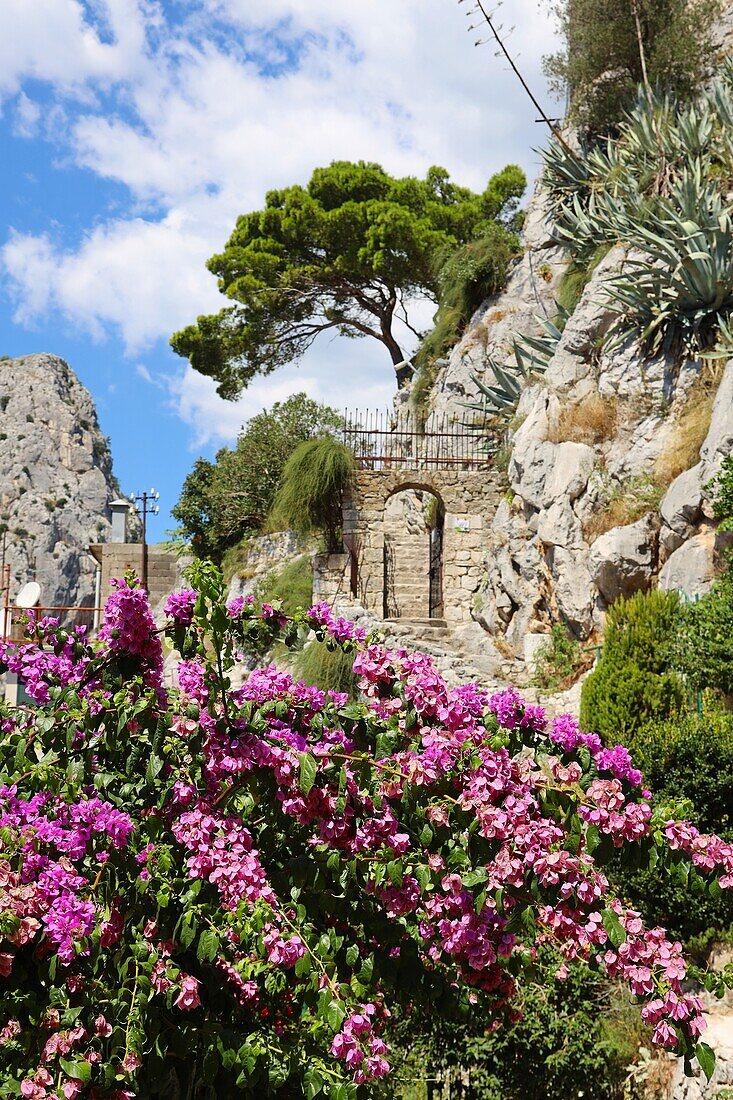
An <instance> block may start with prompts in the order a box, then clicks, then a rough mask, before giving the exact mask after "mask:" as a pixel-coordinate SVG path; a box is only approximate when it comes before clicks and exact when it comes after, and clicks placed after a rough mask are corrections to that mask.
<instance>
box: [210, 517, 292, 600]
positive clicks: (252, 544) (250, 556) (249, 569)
mask: <svg viewBox="0 0 733 1100" xmlns="http://www.w3.org/2000/svg"><path fill="white" fill-rule="evenodd" d="M306 551H307V546H306V543H305V542H304V540H303V539H302V538H301V536H300V535H298V534H296V532H295V531H275V532H273V534H271V535H257V536H255V537H254V538H251V539H249V540H248V542H247V545H246V548H245V551H244V555H243V557H242V560H241V561H240V562H239V564H238V568H237V572H236V573H235V574H234V576H233V577H232V579H231V580H230V582H229V590H228V592H227V599H228V600H233V599H235V598H236V597H237V596H251V595H253V594H254V593H255V592H256V591H257V588H258V587H259V586H260V585H261V584H262V582H263V581H264V580H265V579H266V578H267V576H268V575H269V574H270V573H274V572H279V571H280V570H282V569H283V568H284V566H286V565H288V564H289V563H290V562H292V561H295V559H296V558H299V557H301V555H302V554H304V553H306Z"/></svg>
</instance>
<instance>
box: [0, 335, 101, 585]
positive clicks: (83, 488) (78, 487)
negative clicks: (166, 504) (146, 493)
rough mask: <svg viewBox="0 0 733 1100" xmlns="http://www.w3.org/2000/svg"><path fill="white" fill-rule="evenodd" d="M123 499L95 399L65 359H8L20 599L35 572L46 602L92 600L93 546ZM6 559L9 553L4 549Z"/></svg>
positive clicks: (11, 496) (4, 378)
mask: <svg viewBox="0 0 733 1100" xmlns="http://www.w3.org/2000/svg"><path fill="white" fill-rule="evenodd" d="M117 495H119V486H118V485H117V482H116V480H115V478H114V475H113V472H112V458H111V455H110V451H109V445H108V442H107V440H106V439H105V437H104V436H103V435H102V433H101V431H100V429H99V424H98V421H97V413H96V409H95V407H94V402H93V400H92V398H91V395H90V394H89V393H88V391H87V390H86V389H85V388H84V387H83V386H82V385H81V383H80V382H79V379H78V378H77V377H76V375H75V374H74V372H73V371H72V370H71V368H70V367H69V365H68V364H67V363H65V362H64V360H63V359H60V358H59V357H58V356H56V355H47V354H40V355H27V356H25V357H23V358H20V359H3V360H0V524H2V528H3V529H5V531H4V534H0V548H2V547H3V546H4V551H2V552H4V560H5V561H6V562H9V563H10V566H11V598H14V597H15V595H16V594H17V592H18V589H19V586H20V585H22V584H23V583H24V582H25V581H26V580H28V579H30V578H31V577H32V576H35V578H36V579H37V580H38V583H39V584H40V586H41V600H42V603H43V604H44V605H78V604H85V603H86V604H90V603H92V602H93V600H94V578H95V563H94V562H93V560H92V559H91V557H90V555H89V554H88V552H87V547H88V546H89V544H90V543H97V542H105V541H107V539H108V538H109V535H110V531H111V527H110V522H109V510H108V504H109V501H110V500H112V499H114V497H115V496H117ZM0 556H1V553H0Z"/></svg>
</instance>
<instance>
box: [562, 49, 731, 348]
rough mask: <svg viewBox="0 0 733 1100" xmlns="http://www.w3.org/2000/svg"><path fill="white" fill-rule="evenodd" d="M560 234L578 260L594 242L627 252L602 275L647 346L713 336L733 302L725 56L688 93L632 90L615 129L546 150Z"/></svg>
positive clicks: (620, 331) (691, 344) (701, 343)
mask: <svg viewBox="0 0 733 1100" xmlns="http://www.w3.org/2000/svg"><path fill="white" fill-rule="evenodd" d="M544 160H545V186H546V188H547V189H548V191H549V195H550V200H551V203H552V206H553V213H554V218H555V225H556V236H557V239H558V241H559V242H560V243H561V244H562V245H563V246H564V248H565V249H566V250H567V251H568V252H569V253H570V255H572V256H573V257H574V258H575V259H576V260H578V261H586V260H587V259H588V258H589V257H590V256H591V255H592V253H593V251H594V250H595V249H596V248H597V247H598V245H599V244H600V243H611V244H613V243H620V244H622V245H624V246H625V248H626V249H627V251H628V252H629V253H630V258H629V259H627V260H626V262H625V263H624V265H623V268H622V270H621V271H620V272H619V273H618V274H617V275H615V276H612V277H611V278H610V279H609V280H608V281H607V287H608V291H609V293H610V296H611V299H612V302H613V305H614V308H615V309H616V312H617V313H618V322H617V324H616V326H615V329H614V336H612V337H611V338H612V339H619V338H622V337H623V336H625V335H626V334H627V333H629V332H631V331H634V332H636V333H638V334H640V337H641V341H642V344H643V346H644V348H645V350H646V351H647V352H648V353H650V354H653V353H656V352H658V351H659V350H661V349H662V348H671V347H674V346H677V347H679V348H682V349H684V350H685V351H687V352H689V353H691V354H697V353H699V352H700V351H704V350H705V349H706V348H709V347H710V345H711V343H712V342H713V341H714V338H715V333H716V330H717V329H718V327H719V326H720V324H721V321H724V320H725V318H726V317H727V316H728V315H729V313H731V311H732V310H733V223H732V220H731V210H730V204H729V202H728V193H729V191H730V189H731V188H732V187H733V62H730V61H728V62H726V64H725V65H724V66H723V67H722V69H721V72H720V74H719V78H718V80H717V82H716V83H715V85H714V86H713V87H712V88H711V89H709V90H708V91H707V92H706V93H705V94H704V95H703V96H701V97H700V99H699V100H698V101H696V102H694V103H691V104H681V103H677V102H676V101H675V100H674V99H672V98H670V97H669V96H654V95H652V96H650V95H648V94H646V93H640V95H639V99H638V101H637V104H636V106H635V108H634V109H633V110H632V111H630V112H629V114H628V115H627V117H626V118H625V120H624V121H623V123H622V125H621V127H620V132H619V135H618V137H617V138H614V139H612V140H609V141H608V143H607V144H606V145H605V146H603V147H597V148H595V149H593V150H588V151H586V152H585V153H584V154H578V157H577V161H576V159H574V157H573V155H571V154H570V153H569V152H568V151H567V150H566V149H563V148H562V147H561V146H559V144H558V143H556V142H555V143H552V144H551V145H550V147H549V148H548V150H547V151H546V152H545V154H544Z"/></svg>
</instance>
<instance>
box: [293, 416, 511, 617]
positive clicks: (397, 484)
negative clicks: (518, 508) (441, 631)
mask: <svg viewBox="0 0 733 1100" xmlns="http://www.w3.org/2000/svg"><path fill="white" fill-rule="evenodd" d="M347 422H350V423H352V424H353V423H354V422H357V423H359V426H358V427H350V428H349V429H348V430H347V431H346V432H345V442H347V443H348V444H349V446H351V447H352V449H353V450H354V453H355V455H356V460H357V470H356V473H355V476H354V479H353V482H352V485H351V487H350V489H349V492H348V494H347V496H346V499H345V500H344V544H345V547H346V552H345V553H344V554H330V555H325V554H323V555H318V556H317V558H316V568H315V590H316V596H317V598H318V599H325V600H328V601H330V602H335V601H336V602H338V601H342V600H344V599H348V598H351V599H353V600H354V601H355V602H357V603H359V604H361V605H362V606H363V607H365V608H366V609H367V610H368V611H370V612H372V613H373V614H375V615H377V616H379V617H380V618H383V619H398V618H405V619H411V620H415V619H418V620H429V619H432V620H443V619H444V620H445V621H446V623H447V625H448V626H459V625H460V624H462V623H465V622H467V621H468V620H470V618H471V605H472V603H473V600H474V596H475V593H476V591H477V589H478V587H479V584H480V580H481V576H482V574H483V554H484V550H485V547H486V543H487V537H486V536H487V528H488V525H489V523H490V522H491V519H492V517H493V515H494V512H495V511H496V508H497V506H498V504H499V501H500V500H501V496H502V493H503V491H504V488H505V486H504V484H503V480H502V477H501V475H500V474H499V473H498V471H497V470H496V468H495V465H494V462H493V459H492V458H491V456H490V455H489V454H488V453H487V451H486V450H485V449H484V447H483V442H482V440H481V438H480V436H478V435H477V434H476V433H473V432H467V431H466V429H465V428H461V427H460V426H455V425H450V426H448V427H446V426H445V425H441V426H440V427H439V428H438V427H435V426H431V427H430V428H429V430H427V431H422V430H420V431H419V430H418V429H417V427H415V426H413V425H411V424H410V421H409V420H407V419H406V418H404V417H402V418H400V421H399V423H398V426H397V427H395V426H394V425H390V424H389V423H385V422H384V421H380V420H378V419H377V418H374V417H370V422H369V426H368V427H362V426H361V424H362V423H363V417H362V418H360V419H359V420H357V419H356V418H352V419H351V420H349V418H347Z"/></svg>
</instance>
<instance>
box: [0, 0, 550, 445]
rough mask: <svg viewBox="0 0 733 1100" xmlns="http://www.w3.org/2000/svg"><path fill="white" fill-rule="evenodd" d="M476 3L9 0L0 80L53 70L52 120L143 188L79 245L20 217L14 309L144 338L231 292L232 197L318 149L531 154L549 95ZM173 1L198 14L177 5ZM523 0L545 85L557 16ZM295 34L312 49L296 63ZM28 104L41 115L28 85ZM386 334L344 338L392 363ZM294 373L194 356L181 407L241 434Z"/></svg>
mask: <svg viewBox="0 0 733 1100" xmlns="http://www.w3.org/2000/svg"><path fill="white" fill-rule="evenodd" d="M463 10H464V9H463V8H460V7H459V6H458V5H457V4H455V3H452V2H449V0H400V2H399V3H395V0H370V2H369V3H368V4H363V3H361V4H360V3H356V2H355V0H349V2H347V3H344V2H343V0H199V2H198V3H195V4H194V3H193V2H192V3H189V4H187V5H184V6H183V8H175V9H173V8H171V9H170V10H169V12H168V14H167V16H166V19H167V22H166V19H164V17H163V10H162V7H161V6H159V5H158V4H156V3H154V2H153V0H94V2H93V3H91V4H87V5H83V4H82V3H81V2H79V0H33V4H29V3H28V2H27V0H3V3H2V4H0V93H1V92H2V91H3V90H5V91H6V92H7V93H14V92H17V90H18V89H19V88H22V87H23V86H24V82H25V81H26V80H28V79H31V78H32V79H35V80H41V81H45V82H46V83H47V84H48V85H49V86H50V88H51V91H52V93H53V98H54V102H55V109H56V110H60V109H61V108H63V110H64V111H65V112H66V117H67V118H68V120H69V121H68V122H67V124H66V125H64V126H62V127H60V128H59V130H58V134H57V140H58V141H59V142H61V143H62V144H61V148H62V153H63V155H64V156H66V157H69V158H71V159H72V161H74V162H75V163H76V164H78V165H80V166H83V167H85V168H87V169H89V170H91V171H92V172H94V173H96V174H97V175H99V176H100V177H104V178H106V179H110V180H114V181H116V182H118V183H122V184H124V185H125V186H126V187H127V188H128V189H129V193H130V212H129V213H128V214H120V212H119V211H115V213H114V216H110V217H107V218H106V219H105V217H104V215H102V217H101V218H99V219H98V220H97V221H95V223H94V224H92V225H90V226H89V227H88V229H87V232H86V233H85V235H84V236H83V238H82V239H81V240H80V241H79V243H78V245H77V246H76V247H75V248H73V249H71V250H69V249H68V248H62V247H61V246H60V244H59V243H58V241H57V240H55V239H54V238H53V237H52V236H50V235H48V234H46V235H43V234H36V235H34V234H28V233H25V234H22V233H12V234H11V236H10V238H9V240H8V241H7V243H6V245H5V247H4V248H3V250H2V254H1V259H2V263H3V265H4V268H5V275H6V281H7V284H8V286H9V289H10V293H11V294H12V296H13V298H14V301H15V308H16V319H17V320H18V321H19V322H20V323H25V324H29V323H31V322H32V321H33V320H34V318H36V317H38V316H40V315H44V314H48V313H49V312H50V311H56V312H57V313H58V314H60V315H61V316H62V317H63V318H64V319H65V320H66V321H67V322H68V323H70V324H72V325H75V326H78V327H80V328H82V329H84V330H86V331H87V332H89V333H91V334H92V335H93V336H94V338H96V339H101V338H103V337H104V336H105V335H109V334H113V335H117V334H119V335H120V336H121V338H122V340H123V342H124V344H125V347H126V348H127V350H128V352H129V353H130V354H135V353H137V352H139V351H140V349H142V348H144V347H146V346H149V345H151V344H152V343H153V342H155V341H156V340H159V339H160V338H161V337H162V338H167V337H168V336H169V334H170V333H171V332H172V331H173V330H175V329H176V328H178V327H180V326H181V325H183V324H185V323H188V322H190V321H192V320H194V319H195V317H196V316H197V315H198V314H199V313H203V312H207V311H210V310H212V309H216V308H217V306H218V304H219V302H220V299H219V298H218V294H217V291H216V285H215V281H214V279H213V277H212V276H211V275H210V274H209V273H208V272H207V270H206V269H205V266H204V264H205V260H206V258H207V257H208V256H209V255H211V254H212V253H213V252H215V251H217V250H218V249H220V248H221V247H222V245H223V244H224V242H225V240H226V238H227V236H228V235H229V233H230V231H231V229H232V227H233V225H234V221H235V218H236V216H237V214H239V213H241V212H242V211H244V210H246V209H248V208H249V209H253V208H256V207H257V206H259V205H261V203H262V200H263V197H264V194H265V192H266V191H267V190H268V189H270V188H272V187H277V186H284V185H287V184H289V183H292V182H294V181H296V180H301V181H305V180H307V178H308V176H309V174H310V172H311V171H312V169H313V168H314V167H315V166H317V165H319V164H324V163H328V162H329V161H330V160H332V159H337V158H344V159H357V158H364V159H371V160H379V161H381V162H382V163H384V165H385V167H387V168H388V169H389V170H390V171H392V172H396V173H408V172H412V173H419V174H422V173H424V171H425V169H426V168H427V167H428V166H429V165H430V164H433V163H438V164H444V165H445V166H446V167H447V168H448V169H449V170H450V171H451V174H452V175H453V177H454V178H456V179H457V180H459V181H460V182H463V183H466V184H468V185H469V186H472V187H475V188H480V187H483V186H484V184H485V182H486V179H487V177H488V176H489V174H490V173H491V172H492V171H496V170H497V169H499V168H501V167H502V166H503V165H504V164H505V163H507V162H509V161H512V160H515V161H516V160H518V161H519V162H520V163H522V164H524V165H525V167H527V168H529V169H530V170H532V169H533V167H534V164H535V158H534V157H533V155H532V153H531V152H530V147H531V145H532V144H540V143H541V142H542V141H543V139H544V134H543V132H542V130H541V128H540V127H539V126H537V125H535V123H534V118H535V114H536V112H535V110H534V108H533V107H532V105H531V104H530V103H529V101H528V100H527V99H526V98H525V97H524V93H523V92H522V91H521V89H520V88H519V86H518V84H517V82H516V80H515V79H514V77H513V76H512V75H511V74H510V73H509V72H508V71H506V69H505V68H504V67H503V66H502V65H501V63H500V62H499V61H497V60H496V59H495V58H494V56H493V53H492V50H491V48H490V47H484V48H481V49H476V48H475V47H474V46H473V42H472V36H471V35H468V34H467V33H466V27H465V20H464V17H463V15H462V12H463ZM174 11H175V12H179V11H183V12H184V13H185V14H184V15H183V16H181V17H180V18H179V21H178V22H177V23H175V22H173V15H172V14H171V13H172V12H174ZM214 17H216V19H217V20H218V21H219V27H221V25H222V24H223V25H224V26H225V27H226V28H227V38H226V44H224V43H225V37H224V35H222V34H221V33H218V34H216V33H215V32H214V29H213V24H212V20H213V18H214ZM512 17H513V18H514V20H515V21H516V23H517V28H516V31H515V33H514V36H513V38H512V40H511V42H512V47H513V49H514V50H515V51H519V50H520V49H521V56H520V65H521V67H522V69H523V71H524V72H525V73H526V75H527V77H528V79H529V80H530V83H531V84H532V85H533V86H534V87H535V88H537V89H538V90H539V91H540V92H541V90H542V89H543V87H544V85H543V79H542V76H541V74H540V55H541V53H542V52H544V51H546V50H547V49H550V48H551V47H552V37H551V31H550V27H549V23H548V18H547V17H546V16H545V15H544V14H540V13H539V11H538V9H537V0H515V2H514V3H513V5H512ZM10 21H12V22H13V34H12V35H9V34H6V33H4V31H6V30H7V29H8V27H9V24H10ZM11 40H12V41H13V42H14V48H9V46H8V43H9V42H10V41H11ZM289 52H290V55H292V56H296V55H297V64H296V65H292V64H291V66H290V67H289V68H288V67H287V66H286V67H285V68H284V69H282V70H281V69H280V68H278V66H282V59H283V57H287V56H288V53H289ZM268 63H269V64H270V67H271V69H272V68H273V67H274V73H275V75H273V74H272V72H268V70H267V64H268ZM102 92H104V93H105V94H104V97H103V98H102V95H101V94H102ZM23 94H24V93H23ZM28 102H30V101H28ZM110 103H111V104H112V106H110ZM24 111H25V113H26V116H27V124H28V125H29V126H30V124H31V122H32V119H33V111H32V109H31V108H29V106H28V104H27V103H25V101H24V100H19V101H18V104H17V107H16V112H17V117H18V118H21V117H22V116H23V112H24ZM371 343H372V342H371V341H367V342H366V345H367V346H366V347H365V346H364V345H363V344H362V343H361V342H359V343H358V344H354V343H345V342H342V343H340V344H339V349H340V354H341V355H342V356H343V358H344V359H345V360H349V361H350V360H351V357H352V356H353V355H354V354H355V352H354V349H355V348H357V347H358V348H359V352H358V356H357V358H359V361H360V362H361V361H364V360H363V357H364V356H369V357H370V361H371V362H372V363H377V362H381V358H382V356H383V354H384V353H383V351H382V349H380V348H378V347H377V346H376V345H374V346H371ZM328 349H329V345H327V344H325V343H321V342H318V343H317V344H316V345H315V347H314V348H313V350H312V351H311V352H310V353H309V355H308V356H307V357H306V362H305V365H304V368H303V370H304V372H306V373H305V374H304V376H303V379H302V380H301V381H302V382H304V381H308V383H309V385H311V386H312V390H311V391H309V392H315V391H317V390H319V388H320V391H321V392H318V393H317V394H316V395H317V396H322V397H327V396H328V394H327V393H325V392H323V391H325V390H327V389H328V388H329V387H332V386H333V385H336V386H337V387H338V386H339V380H338V378H337V377H336V376H335V375H332V374H330V373H329V371H330V369H331V368H330V366H329V364H330V363H331V362H332V360H331V358H330V356H331V352H330V351H329V350H328ZM293 370H295V368H293ZM296 373H297V372H296ZM365 379H366V375H364V374H362V375H360V384H361V382H364V381H365ZM294 380H295V375H291V373H290V372H285V371H283V372H280V373H278V374H277V375H275V376H272V377H271V378H269V379H267V380H263V381H262V383H260V382H258V383H256V385H255V386H254V387H251V388H250V390H249V392H248V394H247V396H246V397H245V400H244V404H243V405H242V406H241V408H240V407H238V406H231V405H229V404H224V403H222V402H220V401H219V399H218V398H216V396H215V393H214V388H213V385H212V384H211V383H210V382H209V380H207V379H200V378H198V377H197V376H195V375H192V374H191V373H190V372H186V373H185V374H184V375H182V376H178V381H177V382H176V386H177V387H178V388H177V389H176V401H177V408H178V410H179V413H180V415H181V416H182V417H183V418H184V420H186V421H187V422H188V423H190V424H191V425H192V427H193V429H194V431H195V432H196V433H197V438H198V439H199V440H203V439H206V438H209V439H215V438H221V439H229V438H231V437H232V435H233V434H236V429H237V428H238V426H239V423H240V421H241V418H242V416H243V415H244V413H243V411H242V410H246V409H249V408H253V407H254V406H253V404H252V402H254V403H255V404H262V403H263V402H266V403H271V401H272V399H273V397H272V395H273V394H274V393H275V392H276V391H277V393H278V394H279V393H281V391H282V392H284V387H286V386H288V385H290V384H291V383H292V384H295V383H294ZM391 384H392V381H391V378H390V377H389V374H388V373H387V374H386V375H385V387H386V386H387V385H391ZM380 385H381V383H380ZM379 392H380V394H381V392H382V391H381V390H380V391H379ZM352 393H353V387H352ZM374 396H376V394H375V395H374ZM381 399H382V398H381V396H380V401H381ZM366 403H367V401H366V397H365V396H364V395H363V396H362V404H366Z"/></svg>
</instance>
